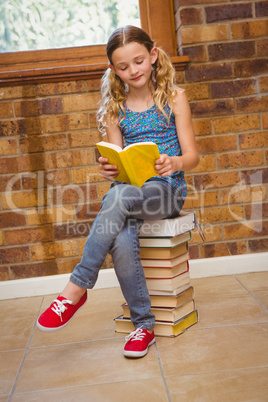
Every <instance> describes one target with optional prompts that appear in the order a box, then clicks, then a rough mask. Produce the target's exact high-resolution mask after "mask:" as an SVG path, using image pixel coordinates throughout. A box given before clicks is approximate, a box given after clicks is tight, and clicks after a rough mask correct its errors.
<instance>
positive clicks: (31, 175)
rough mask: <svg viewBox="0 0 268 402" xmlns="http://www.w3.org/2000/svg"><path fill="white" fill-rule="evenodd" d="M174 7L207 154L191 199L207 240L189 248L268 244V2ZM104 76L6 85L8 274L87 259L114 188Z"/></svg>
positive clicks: (2, 94) (183, 79)
mask: <svg viewBox="0 0 268 402" xmlns="http://www.w3.org/2000/svg"><path fill="white" fill-rule="evenodd" d="M227 5H228V7H227ZM175 11H176V22H177V28H178V29H177V34H178V36H179V34H180V36H181V39H180V42H179V43H180V49H179V51H180V52H183V53H184V54H189V55H190V58H191V63H190V65H189V67H188V68H187V70H186V71H185V72H178V73H177V78H178V82H179V84H180V85H181V86H183V87H185V89H186V91H187V95H188V98H189V99H190V101H191V107H192V112H193V119H194V126H195V129H196V134H197V142H198V146H199V149H200V152H201V162H200V165H199V167H198V168H197V169H195V171H194V172H191V173H190V174H187V181H188V185H189V189H190V191H189V197H188V200H187V202H186V205H185V207H186V208H188V209H192V208H193V209H195V210H196V212H197V216H198V219H199V223H200V224H201V225H202V228H203V231H204V232H205V235H206V238H207V242H206V243H204V244H203V243H202V242H201V240H200V237H199V235H198V234H197V233H196V232H195V233H194V235H193V241H192V245H191V248H190V253H191V258H202V257H214V256H222V255H232V254H241V253H252V252H261V251H266V250H267V238H268V219H267V205H268V203H267V180H268V179H267V177H268V174H267V172H268V169H267V168H265V165H266V162H267V157H268V150H267V132H268V131H267V130H268V114H267V92H268V78H267V75H265V74H266V73H267V68H266V69H265V63H266V61H267V59H266V55H267V54H268V52H267V26H266V24H265V14H266V15H267V2H251V1H244V2H235V1H231V2H228V3H227V2H226V1H213V4H209V2H208V0H206V1H198V2H197V1H195V0H187V1H186V0H183V1H179V3H178V1H175ZM265 29H266V31H265ZM265 35H266V36H265ZM99 85H100V81H99V80H97V79H94V80H79V81H69V82H66V81H65V82H58V83H46V84H33V85H21V86H9V87H5V88H4V87H2V88H0V153H1V155H0V157H1V158H0V191H1V194H0V264H1V265H0V280H9V279H19V278H25V277H35V276H43V275H53V274H61V273H67V272H71V271H72V270H73V268H74V266H75V265H76V263H77V262H79V261H80V258H81V256H82V253H83V247H84V244H85V241H86V237H87V234H88V232H89V229H90V225H91V224H92V222H93V220H94V217H95V215H96V213H97V211H98V210H99V206H100V200H101V199H102V196H103V195H104V194H105V192H107V190H108V189H109V183H108V182H106V181H104V180H103V178H102V176H101V175H100V174H99V173H98V171H99V169H98V163H97V158H96V149H95V143H96V142H97V141H98V140H100V139H101V138H100V135H99V133H98V131H97V127H96V122H95V112H96V108H97V102H98V100H99V96H100V95H99ZM265 147H266V148H265ZM111 266H112V262H111V259H110V257H107V259H106V261H105V263H104V266H103V268H107V267H111Z"/></svg>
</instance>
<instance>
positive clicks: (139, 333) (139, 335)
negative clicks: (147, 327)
mask: <svg viewBox="0 0 268 402" xmlns="http://www.w3.org/2000/svg"><path fill="white" fill-rule="evenodd" d="M145 335H146V334H145V333H144V332H143V329H142V328H141V327H140V328H137V329H136V330H135V331H133V332H131V334H129V335H128V336H126V338H125V339H126V342H128V341H130V340H131V341H142V340H143V338H144V337H145Z"/></svg>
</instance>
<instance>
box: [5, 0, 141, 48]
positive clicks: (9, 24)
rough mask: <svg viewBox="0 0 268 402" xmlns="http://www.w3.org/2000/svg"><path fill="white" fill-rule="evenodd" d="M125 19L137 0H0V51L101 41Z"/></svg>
mask: <svg viewBox="0 0 268 402" xmlns="http://www.w3.org/2000/svg"><path fill="white" fill-rule="evenodd" d="M59 10H60V12H59ZM126 23H127V24H131V25H136V26H140V17H139V4H138V0H128V1H126V0H91V1H88V0H68V1H66V0H53V1H47V0H20V1H16V0H1V3H0V53H3V52H5V53H6V52H13V51H16V52H18V51H25V50H40V49H55V48H65V47H72V46H88V45H99V44H105V43H106V42H107V39H108V37H109V36H110V34H111V33H112V32H113V31H114V30H115V29H116V28H117V27H119V26H123V25H126Z"/></svg>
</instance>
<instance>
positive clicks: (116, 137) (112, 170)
mask: <svg viewBox="0 0 268 402" xmlns="http://www.w3.org/2000/svg"><path fill="white" fill-rule="evenodd" d="M106 133H107V137H108V142H110V143H111V144H115V145H119V147H121V148H123V136H122V133H121V131H120V128H119V125H118V121H115V122H113V123H109V124H108V125H107V126H106ZM98 161H99V163H100V173H101V174H102V175H103V177H105V178H106V179H115V178H116V176H118V174H119V170H117V166H115V165H109V164H108V159H107V158H103V157H102V156H101V157H100V158H99V159H98Z"/></svg>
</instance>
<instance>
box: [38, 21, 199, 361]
mask: <svg viewBox="0 0 268 402" xmlns="http://www.w3.org/2000/svg"><path fill="white" fill-rule="evenodd" d="M107 56H108V60H109V68H108V70H107V71H106V73H105V75H104V77H103V80H102V101H101V106H100V108H99V111H98V113H97V118H98V121H99V124H100V129H101V130H102V131H105V132H106V134H107V137H108V141H109V142H111V143H113V144H117V145H119V146H121V147H123V144H125V145H129V144H131V143H135V142H138V141H153V142H155V143H156V144H157V145H158V148H159V151H160V155H161V156H160V159H158V160H156V163H155V172H156V175H155V177H153V178H151V179H150V180H148V181H147V182H145V183H144V185H143V186H142V187H141V188H137V187H134V186H131V185H129V184H125V183H120V182H116V181H114V183H113V184H112V186H111V189H110V190H109V192H108V193H107V194H106V195H105V196H104V198H103V201H102V204H101V210H100V212H99V214H98V215H97V217H96V219H95V221H94V224H93V226H92V229H91V231H90V234H89V237H88V239H87V242H86V245H85V249H84V253H83V257H82V259H81V262H80V263H79V264H78V265H77V266H76V267H75V269H74V271H73V273H72V275H71V277H70V281H69V282H68V284H67V286H66V287H65V289H64V290H63V292H62V293H61V295H60V296H59V297H58V298H57V299H56V300H54V301H53V302H52V304H51V306H50V307H49V308H48V309H47V310H46V311H45V312H44V313H43V314H42V315H41V316H40V317H39V319H38V322H37V326H38V328H39V329H41V330H43V331H55V330H57V329H60V328H62V327H64V326H65V325H66V324H67V323H68V322H69V321H70V319H71V318H72V317H73V315H74V314H75V313H76V312H77V311H78V310H79V309H80V308H81V307H82V306H83V304H84V303H85V302H86V299H87V289H92V288H93V286H94V285H95V283H96V280H97V277H98V272H99V269H100V268H101V266H102V264H103V262H104V259H105V257H106V255H107V253H110V254H111V255H112V258H113V263H114V269H115V272H116V275H117V277H118V280H119V283H120V286H121V289H122V292H123V294H124V297H125V299H126V301H127V303H128V306H129V309H130V312H131V320H132V322H133V324H134V326H135V328H136V330H135V331H133V332H132V333H131V334H130V335H129V336H128V337H126V344H125V346H124V356H127V357H142V356H144V355H146V353H147V351H148V347H149V346H150V345H152V344H153V343H154V342H155V336H154V331H153V329H154V321H155V317H154V315H153V314H152V313H151V311H150V306H151V305H150V297H149V293H148V290H147V287H146V281H145V277H144V272H143V268H142V265H141V263H140V257H139V240H138V232H139V228H140V226H141V224H142V222H143V220H144V219H147V220H149V219H164V218H172V217H174V216H176V215H178V213H179V212H180V210H181V208H182V206H183V203H184V200H185V197H186V191H187V190H186V183H185V180H184V173H183V172H184V171H186V170H190V169H193V168H194V167H195V166H197V164H198V161H199V156H198V152H197V148H196V145H195V139H194V131H193V127H192V123H191V113H190V108H189V104H188V101H187V99H186V96H185V93H184V91H183V90H182V89H180V88H177V87H176V86H175V84H174V69H173V66H172V64H171V62H170V60H169V58H168V56H167V55H166V53H165V52H164V51H163V50H161V49H159V48H157V47H156V46H155V44H154V42H153V40H152V39H151V38H150V37H149V36H148V34H147V33H146V32H145V31H143V30H142V29H140V28H137V27H134V26H126V27H124V28H119V29H117V30H116V31H115V32H114V33H113V34H112V35H111V37H110V38H109V41H108V44H107ZM99 162H100V171H101V173H102V175H103V176H104V177H106V178H109V179H116V176H117V175H118V173H119V172H118V170H117V166H114V165H110V164H109V161H108V159H106V158H103V157H101V158H99Z"/></svg>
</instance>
